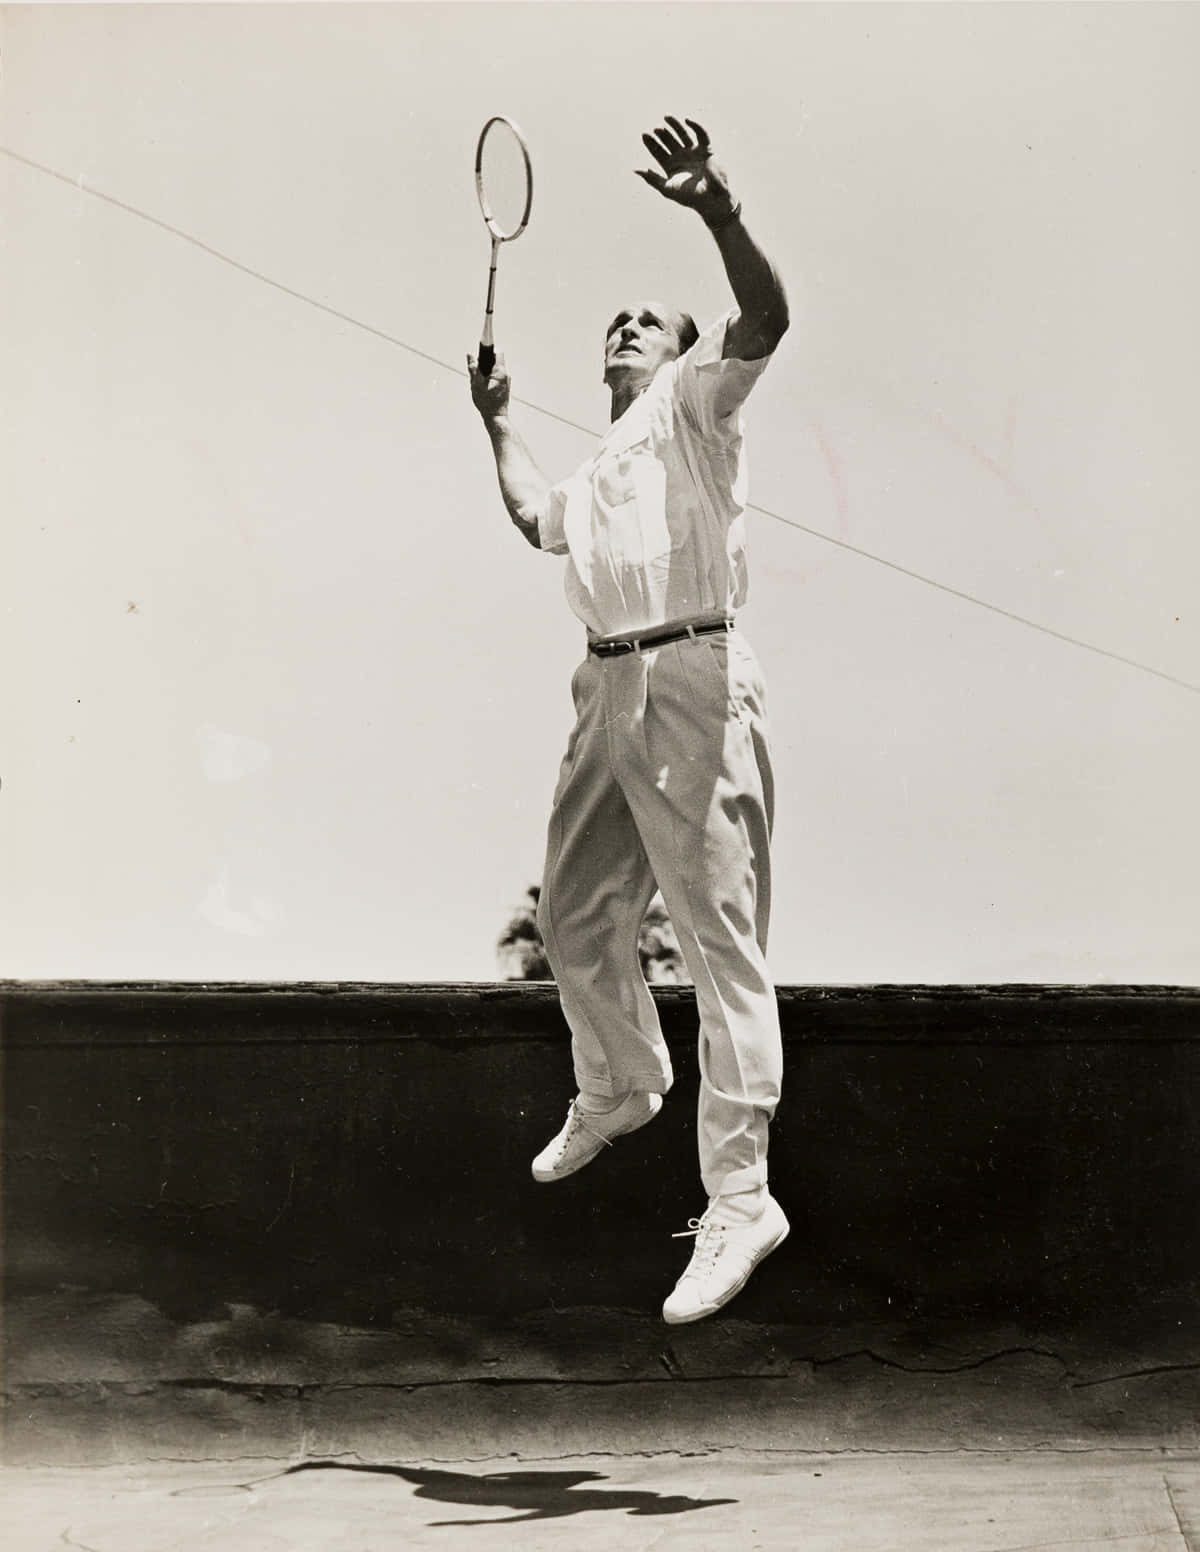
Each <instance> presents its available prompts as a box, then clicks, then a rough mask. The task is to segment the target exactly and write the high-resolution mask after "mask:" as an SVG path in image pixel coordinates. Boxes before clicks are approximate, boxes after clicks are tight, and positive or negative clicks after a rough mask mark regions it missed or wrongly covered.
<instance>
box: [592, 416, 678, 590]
mask: <svg viewBox="0 0 1200 1552" xmlns="http://www.w3.org/2000/svg"><path fill="white" fill-rule="evenodd" d="M592 492H593V496H594V499H595V515H596V520H597V523H598V525H599V527H600V529H601V533H600V534H598V535H597V537H598V538H602V540H603V542H604V546H605V548H606V549H607V550H608V552H609V554H610V556H611V557H612V559H613V560H615V561H617V562H619V563H620V564H623V565H632V566H651V565H654V563H655V562H657V561H661V560H663V559H665V558H666V557H668V556H669V555H670V553H671V547H672V541H671V529H670V525H669V523H668V521H667V470H666V465H665V464H664V463H663V460H662V458H661V457H660V456H659V454H658V452H657V450H656V448H655V445H654V439H653V436H652V435H651V434H650V432H649V431H646V432H644V433H643V434H642V435H641V436H631V437H630V438H629V439H628V440H624V441H621V442H618V443H617V444H616V445H610V446H608V447H606V448H605V449H604V450H603V451H602V452H601V453H600V454H599V456H598V457H597V459H596V464H595V468H594V470H593V473H592Z"/></svg>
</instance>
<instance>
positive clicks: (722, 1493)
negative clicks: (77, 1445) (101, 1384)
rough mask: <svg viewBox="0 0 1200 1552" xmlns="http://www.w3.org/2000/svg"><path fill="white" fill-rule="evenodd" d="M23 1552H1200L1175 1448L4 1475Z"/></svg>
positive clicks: (1188, 1477)
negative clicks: (419, 1551) (432, 1551)
mask: <svg viewBox="0 0 1200 1552" xmlns="http://www.w3.org/2000/svg"><path fill="white" fill-rule="evenodd" d="M0 1545H3V1547H4V1548H5V1549H6V1552H61V1549H63V1548H72V1547H74V1548H80V1549H82V1552H398V1549H401V1548H404V1549H408V1548H436V1549H438V1552H458V1549H461V1548H471V1549H486V1552H518V1549H519V1552H541V1549H546V1552H551V1549H553V1552H562V1549H570V1552H592V1549H601V1548H604V1549H608V1548H617V1547H619V1548H621V1552H651V1549H653V1552H675V1549H679V1552H683V1549H686V1552H709V1549H714V1552H715V1549H725V1548H729V1549H730V1552H766V1549H772V1552H774V1549H788V1552H906V1549H910V1548H911V1549H914V1552H1050V1549H1054V1552H1196V1549H1197V1548H1200V1459H1198V1458H1197V1456H1196V1455H1194V1454H1193V1455H1191V1456H1177V1455H1172V1454H1170V1453H1169V1452H1163V1451H1159V1450H1153V1449H1152V1450H1147V1451H1141V1452H1129V1451H1098V1452H1097V1451H1076V1452H1071V1451H1066V1452H1062V1451H1052V1452H1048V1453H1047V1452H1040V1451H1030V1452H1016V1453H997V1454H991V1453H988V1452H980V1451H956V1450H950V1451H946V1452H938V1453H934V1454H918V1453H915V1452H896V1453H886V1454H884V1455H882V1456H880V1455H870V1454H862V1453H857V1452H855V1453H849V1454H809V1453H796V1452H792V1451H780V1452H770V1451H756V1452H747V1451H718V1452H702V1453H698V1454H679V1453H675V1452H667V1453H663V1454H653V1455H637V1456H611V1455H604V1456H595V1455H588V1456H547V1457H545V1458H541V1459H523V1460H515V1459H513V1458H512V1457H504V1456H495V1457H493V1458H490V1459H485V1460H475V1461H471V1462H470V1463H464V1462H458V1463H455V1465H454V1466H453V1467H448V1466H445V1465H440V1464H436V1463H429V1462H426V1463H420V1462H411V1463H400V1462H394V1461H386V1460H378V1461H364V1460H362V1459H359V1458H350V1457H345V1458H339V1459H309V1460H304V1461H294V1462H291V1463H289V1462H286V1461H274V1462H273V1461H267V1460H250V1459H246V1460H240V1461H235V1460H230V1461H220V1462H217V1461H204V1462H182V1461H181V1462H167V1461H159V1462H155V1463H153V1464H147V1465H139V1466H130V1465H126V1466H108V1467H98V1468H45V1467H24V1468H11V1467H10V1468H8V1469H6V1470H5V1471H4V1472H3V1473H0Z"/></svg>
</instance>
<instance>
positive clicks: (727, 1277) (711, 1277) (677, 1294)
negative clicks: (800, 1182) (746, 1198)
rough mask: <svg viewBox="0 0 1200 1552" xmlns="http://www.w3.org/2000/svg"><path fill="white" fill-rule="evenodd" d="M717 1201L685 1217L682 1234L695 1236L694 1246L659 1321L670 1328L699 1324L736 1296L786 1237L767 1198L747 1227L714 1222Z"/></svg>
mask: <svg viewBox="0 0 1200 1552" xmlns="http://www.w3.org/2000/svg"><path fill="white" fill-rule="evenodd" d="M719 1200H720V1198H719V1197H718V1198H715V1199H714V1200H713V1201H711V1202H710V1203H709V1204H708V1209H707V1211H706V1212H705V1213H704V1216H703V1217H701V1218H690V1219H689V1220H688V1227H687V1229H686V1230H685V1231H684V1233H680V1234H676V1235H675V1236H674V1238H675V1239H682V1238H684V1234H685V1233H686V1234H694V1235H695V1236H696V1248H695V1249H694V1250H693V1251H692V1259H691V1260H690V1261H689V1262H688V1265H687V1270H686V1271H685V1272H684V1274H683V1276H682V1277H681V1278H680V1279H679V1281H678V1282H677V1283H676V1285H675V1291H674V1292H673V1293H672V1294H671V1295H670V1297H669V1298H668V1299H667V1301H666V1303H665V1304H664V1305H663V1319H664V1320H665V1321H666V1322H667V1324H668V1325H670V1326H681V1325H683V1324H684V1323H685V1322H687V1321H689V1320H702V1319H703V1318H704V1316H705V1315H711V1314H712V1313H713V1311H714V1310H719V1309H720V1308H721V1306H722V1305H723V1304H728V1303H729V1301H730V1299H732V1298H733V1296H734V1294H735V1293H740V1292H741V1290H742V1289H743V1288H744V1287H745V1286H746V1283H747V1281H748V1280H749V1277H750V1273H751V1272H752V1271H753V1270H754V1268H755V1267H756V1266H757V1265H758V1263H759V1262H760V1261H761V1260H763V1258H764V1257H765V1256H769V1255H770V1254H771V1252H772V1251H773V1250H774V1249H775V1248H776V1247H777V1246H778V1245H782V1244H783V1242H784V1240H785V1239H786V1238H787V1235H788V1221H787V1219H786V1218H785V1217H784V1214H783V1208H782V1207H780V1205H779V1203H778V1202H777V1201H776V1200H775V1198H774V1197H773V1196H771V1195H769V1194H768V1196H767V1205H766V1206H765V1207H764V1208H763V1210H762V1212H761V1213H760V1214H759V1216H758V1217H757V1218H755V1219H754V1220H753V1222H751V1223H718V1222H715V1221H714V1218H713V1214H714V1212H715V1210H716V1207H717V1203H718V1202H719Z"/></svg>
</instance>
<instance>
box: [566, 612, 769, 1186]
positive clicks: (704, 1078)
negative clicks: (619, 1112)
mask: <svg viewBox="0 0 1200 1552" xmlns="http://www.w3.org/2000/svg"><path fill="white" fill-rule="evenodd" d="M571 691H572V695H573V698H574V701H575V712H576V723H575V727H574V730H573V731H572V733H571V737H570V741H569V743H568V746H567V752H566V756H565V758H564V759H563V763H562V768H561V771H560V774H559V779H558V784H557V788H556V790H555V794H554V803H553V808H552V812H551V817H550V824H549V835H548V840H547V851H546V866H545V870H544V873H543V880H542V894H541V898H540V901H539V906H538V924H539V927H540V929H541V933H542V938H543V941H544V943H545V946H546V952H547V957H548V958H549V961H550V965H551V968H552V969H553V972H554V976H555V979H556V981H557V983H558V991H559V996H560V999H561V1002H562V1008H563V1013H564V1015H565V1017H566V1020H567V1023H568V1025H569V1027H570V1030H571V1036H572V1054H573V1057H574V1065H575V1079H576V1082H577V1084H578V1086H579V1088H580V1090H581V1091H584V1090H586V1091H590V1092H592V1093H595V1094H599V1095H612V1096H616V1095H621V1094H625V1093H627V1092H629V1091H631V1090H634V1089H640V1090H645V1091H649V1092H655V1093H660V1094H665V1093H666V1092H667V1090H668V1089H669V1088H670V1087H671V1083H672V1077H673V1075H672V1069H671V1058H670V1055H669V1053H668V1050H667V1046H666V1043H665V1041H664V1040H663V1036H662V1030H661V1028H660V1025H659V1019H658V1013H657V1010H656V1009H655V1006H654V1002H653V999H652V998H651V996H650V993H649V991H648V989H647V987H646V982H645V979H644V977H643V975H642V971H641V966H640V962H639V959H638V952H637V943H638V929H639V927H640V925H641V921H642V918H643V916H644V915H645V912H646V907H647V906H648V904H649V902H650V899H651V897H652V896H653V894H654V891H655V887H656V885H657V887H658V888H659V889H660V890H661V891H662V895H663V899H664V901H665V903H666V907H667V911H668V912H669V914H670V917H671V921H672V923H673V925H674V927H675V931H676V934H677V936H678V939H679V946H680V949H681V951H682V954H683V958H684V962H685V964H686V965H687V968H688V972H689V973H690V975H691V977H692V980H693V981H694V983H695V988H696V1002H697V1007H698V1011H699V1015H700V1036H699V1060H700V1100H699V1111H698V1117H697V1143H698V1150H699V1155H700V1174H701V1179H702V1181H703V1183H704V1187H705V1190H706V1192H707V1194H708V1196H709V1197H714V1196H719V1195H727V1194H730V1193H732V1192H735V1191H744V1190H747V1189H750V1188H751V1187H753V1186H756V1185H758V1184H760V1183H762V1182H764V1181H765V1180H766V1178H767V1131H768V1125H769V1122H770V1120H771V1117H772V1115H773V1114H774V1112H775V1107H776V1105H777V1104H778V1101H779V1092H780V1083H781V1079H782V1066H783V1062H782V1047H781V1041H780V1033H779V1015H778V1010H777V1008H776V1002H775V991H774V987H773V985H772V983H771V979H770V976H769V974H768V971H767V964H766V942H767V920H768V916H769V913H770V904H771V870H770V856H769V851H770V838H771V824H772V818H773V809H774V791H773V785H772V777H771V765H770V753H769V748H768V743H767V732H766V718H765V705H764V695H763V686H762V677H761V674H760V672H759V668H758V663H757V661H756V659H755V657H754V654H753V652H752V651H751V649H750V647H749V645H748V644H747V642H746V641H745V640H744V638H743V637H742V636H741V634H740V632H736V631H735V632H732V633H730V634H728V635H725V634H721V635H705V636H697V637H696V638H695V639H686V638H685V639H684V640H683V641H681V642H672V643H668V644H665V645H661V646H658V647H653V648H647V649H645V650H644V651H642V652H640V653H628V654H624V655H621V656H617V657H606V658H600V657H597V656H595V655H594V654H591V653H589V654H588V656H587V657H585V659H584V661H583V662H582V663H581V664H580V665H579V667H578V669H577V670H576V671H575V675H574V678H573V679H572V683H571Z"/></svg>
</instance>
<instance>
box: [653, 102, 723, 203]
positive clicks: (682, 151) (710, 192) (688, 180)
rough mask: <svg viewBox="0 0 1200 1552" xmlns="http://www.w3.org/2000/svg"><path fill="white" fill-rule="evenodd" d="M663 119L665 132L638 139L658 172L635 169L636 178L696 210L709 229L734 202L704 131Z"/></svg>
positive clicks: (688, 121)
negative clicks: (659, 168)
mask: <svg viewBox="0 0 1200 1552" xmlns="http://www.w3.org/2000/svg"><path fill="white" fill-rule="evenodd" d="M665 117H666V121H667V126H668V127H667V128H666V129H658V130H655V131H654V133H653V134H645V135H643V136H642V144H643V145H644V146H645V147H646V149H647V151H649V153H650V155H651V156H652V157H653V158H654V160H655V161H656V162H657V163H658V165H659V167H661V168H662V171H661V172H655V171H654V170H653V169H642V168H640V167H639V168H636V169H635V171H636V172H637V175H638V177H639V178H641V179H642V180H643V181H644V182H646V183H648V184H649V185H650V187H651V188H652V189H657V190H658V192H659V193H660V194H661V195H662V196H663V197H664V198H665V199H671V200H674V201H675V203H676V204H677V205H687V206H689V207H690V208H691V209H692V210H695V211H697V212H698V213H699V214H700V216H702V217H703V219H704V220H705V221H707V222H708V224H709V225H710V226H712V225H714V224H716V223H719V222H721V221H723V220H724V219H725V218H726V217H727V216H728V215H729V214H730V212H731V211H733V209H734V208H735V202H734V198H733V195H732V194H731V193H730V192H729V181H728V179H727V178H726V176H725V174H724V173H723V172H722V171H721V169H720V168H719V167H718V166H717V164H716V162H714V161H713V159H712V146H711V145H710V144H709V139H708V131H707V130H706V129H705V128H704V126H703V125H702V124H697V123H696V121H695V119H684V120H683V123H680V121H679V120H678V119H676V118H672V117H671V115H670V114H667V115H666V116H665ZM685 124H686V125H687V128H686V129H685V128H684V125H685ZM689 131H690V133H689Z"/></svg>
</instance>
